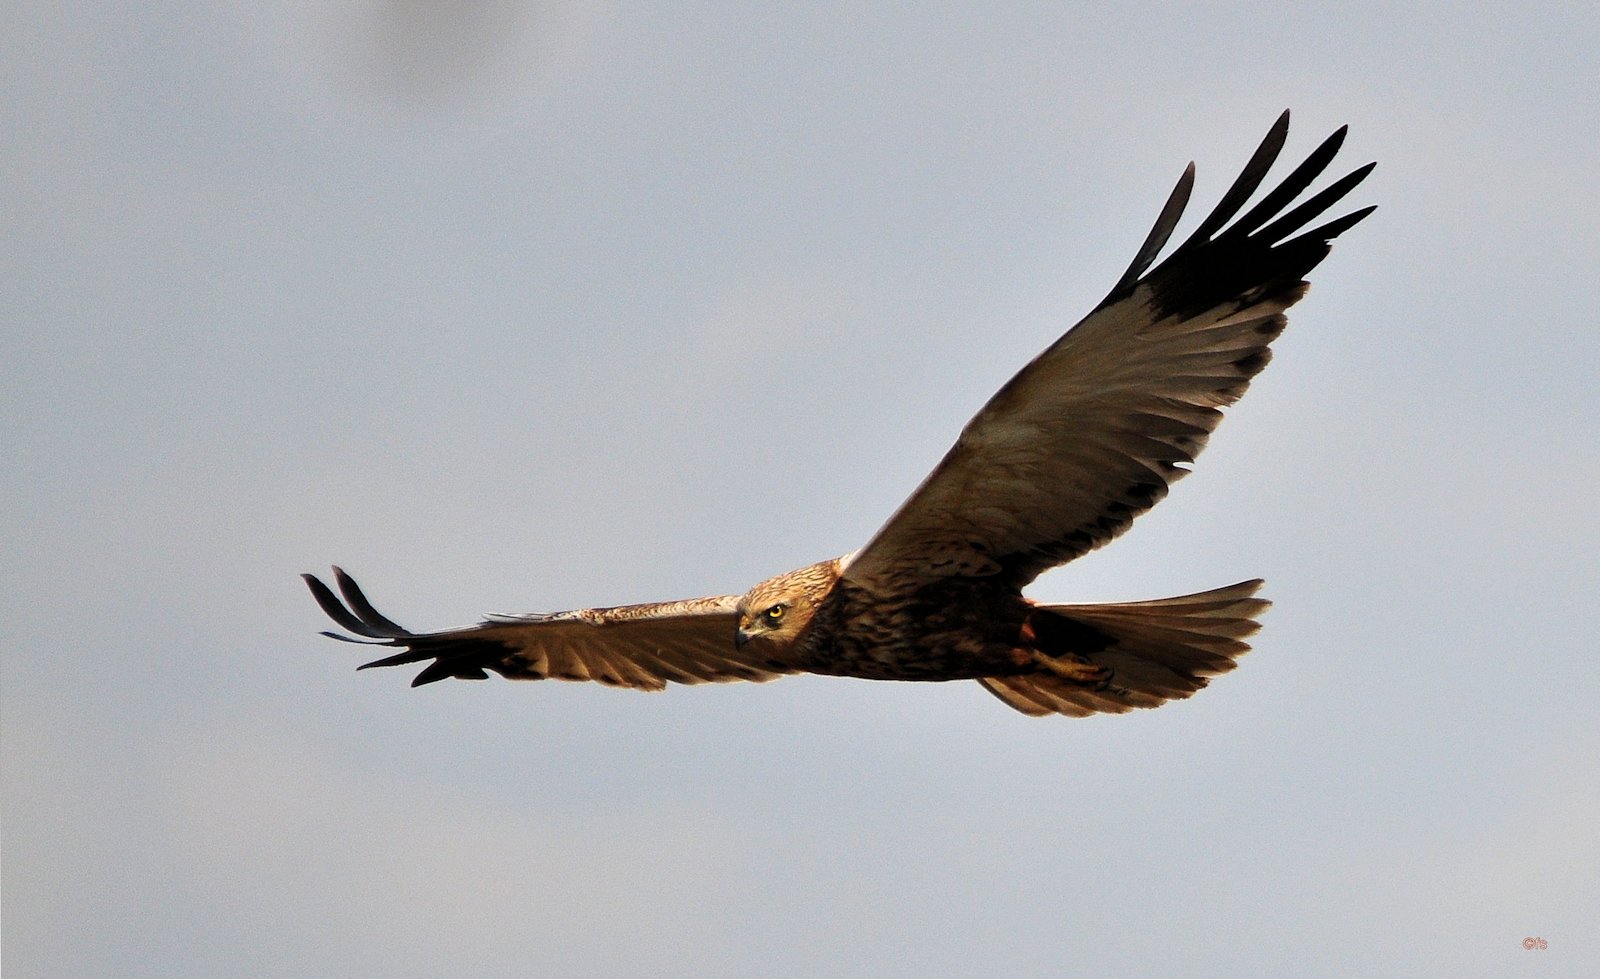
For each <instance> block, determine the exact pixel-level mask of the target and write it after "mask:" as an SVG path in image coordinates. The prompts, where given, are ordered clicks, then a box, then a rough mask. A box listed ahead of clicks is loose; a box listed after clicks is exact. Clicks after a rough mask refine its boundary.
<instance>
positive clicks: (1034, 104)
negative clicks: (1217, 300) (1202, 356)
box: [0, 0, 1600, 979]
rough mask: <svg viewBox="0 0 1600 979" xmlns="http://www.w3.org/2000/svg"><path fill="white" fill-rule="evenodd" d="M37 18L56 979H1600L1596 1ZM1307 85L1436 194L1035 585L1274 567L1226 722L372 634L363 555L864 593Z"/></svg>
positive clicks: (30, 359)
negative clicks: (1068, 337) (674, 682)
mask: <svg viewBox="0 0 1600 979" xmlns="http://www.w3.org/2000/svg"><path fill="white" fill-rule="evenodd" d="M669 10H670V12H668V11H669ZM6 20H7V22H8V27H7V30H6V31H4V32H0V80H3V82H4V86H5V90H6V92H7V97H6V98H5V99H4V100H3V102H0V133H3V134H4V135H3V136H0V146H3V151H4V166H3V169H0V181H3V182H0V197H3V209H4V213H5V215H6V224H7V227H8V231H7V234H6V235H5V236H4V238H3V240H0V270H3V274H0V313H3V315H0V399H3V407H4V418H5V419H6V421H5V424H4V425H3V426H0V474H3V479H0V554H3V555H4V557H3V559H0V664H3V673H0V708H3V711H0V714H3V717H0V722H3V751H4V765H3V773H4V781H3V807H4V808H3V815H4V821H3V827H4V830H3V831H4V839H3V844H4V852H3V860H4V901H3V909H4V921H3V933H4V965H5V967H6V975H7V977H8V979H24V977H29V976H111V975H116V976H158V975H159V976H180V977H191V976H192V977H210V976H218V975H240V974H247V975H258V976H296V977H299V976H310V975H348V976H412V975H414V976H438V975H447V974H448V975H473V976H508V977H509V976H529V975H534V976H599V977H604V976H622V975H633V976H674V975H694V976H706V975H717V976H819V975H834V976H925V975H951V976H961V975H978V974H990V975H1006V976H1062V975H1072V974H1143V975H1178V974H1182V975H1194V976H1240V975H1262V976H1266V975H1286V974H1296V975H1312V976H1315V975H1327V976H1344V975H1354V974H1365V975H1408V976H1421V975H1450V976H1491V975H1492V976H1514V975H1533V976H1547V975H1548V976H1554V975H1579V974H1600V932H1597V931H1596V929H1595V927H1594V922H1595V921H1597V920H1600V870H1597V868H1600V831H1597V829H1596V827H1597V826H1600V765H1597V764H1596V763H1595V761H1596V758H1600V725H1597V722H1596V720H1595V711H1594V704H1595V702H1596V700H1597V699H1600V672H1597V670H1596V669H1595V666H1596V663H1597V662H1600V660H1597V656H1600V646H1597V641H1596V639H1595V635H1596V631H1597V626H1600V623H1597V622H1596V618H1597V605H1600V602H1597V597H1600V559H1597V557H1596V555H1597V554H1600V518H1597V516H1596V508H1595V505H1594V499H1595V492H1596V491H1595V486H1596V485H1597V483H1600V440H1597V439H1596V437H1595V431H1596V428H1597V426H1600V408H1597V400H1596V397H1595V393H1594V389H1595V384H1596V381H1597V379H1600V328H1597V325H1596V322H1595V319H1596V314H1595V310H1596V308H1597V307H1600V284H1597V282H1600V280H1597V278H1596V276H1595V272H1594V270H1595V268H1596V267H1597V265H1600V236H1597V235H1596V234H1595V231H1594V229H1595V227H1596V224H1597V220H1600V197H1597V195H1596V194H1595V191H1594V176H1595V174H1596V173H1597V172H1600V113H1597V110H1596V108H1595V98H1596V94H1597V93H1600V70H1597V68H1596V61H1595V57H1594V52H1595V50H1596V46H1597V44H1600V13H1597V12H1596V11H1595V10H1594V9H1593V8H1592V5H1587V4H1565V5H1555V4H1549V5H1543V6H1542V7H1533V8H1529V7H1528V6H1527V5H1523V4H1517V5H1512V4H1492V5H1491V4H1479V5H1475V6H1473V7H1471V8H1469V7H1467V6H1465V5H1457V4H1416V5H1409V9H1407V10H1406V11H1405V12H1396V9H1395V5H1391V4H1370V5H1368V4H1351V3H1338V4H1327V5H1308V4H1274V5H1265V4H1263V5H1255V4H1191V5H1184V6H1183V7H1182V12H1178V13H1163V12H1159V11H1156V10H1144V11H1141V12H1139V13H1136V14H1134V13H1128V12H1123V11H1118V10H1116V9H1114V8H1112V7H1108V6H1106V5H1083V6H1079V5H1075V4H1038V5H1034V4H998V5H994V4H991V5H977V4H972V5H963V4H932V3H930V4H918V5H905V4H883V5H861V4H832V5H814V6H813V7H811V8H810V10H809V12H801V11H797V10H780V9H778V8H777V7H774V6H772V5H755V4H752V5H724V4H694V5H637V6H630V5H621V4H609V3H603V2H602V3H589V2H585V3H577V2H572V3H562V2H552V3H542V4H523V3H515V2H511V0H486V2H480V3H476V4H464V5H463V4H442V3H441V4H430V3H424V2H413V3H383V2H379V0H359V2H353V3H326V2H307V3H300V4H283V5H275V4H257V5H241V4H231V5H217V6H202V5H190V4H183V3H176V2H174V3H160V4H144V5H116V4H74V3H66V4H63V3H48V4H44V3H28V2H24V3H19V4H12V5H10V8H9V10H8V17H7V18H6ZM1285 106H1289V107H1292V108H1293V109H1294V112H1295V119H1294V126H1293V129H1292V131H1291V141H1290V148H1289V154H1290V155H1299V154H1303V153H1305V152H1307V151H1309V150H1310V149H1311V147H1313V146H1314V145H1316V143H1317V142H1318V141H1319V140H1320V139H1321V137H1322V136H1324V135H1326V133H1328V132H1329V131H1331V130H1332V129H1334V128H1335V127H1336V126H1338V125H1340V124H1341V123H1346V122H1348V123H1350V124H1351V127H1352V133H1351V137H1350V140H1349V143H1348V144H1347V149H1346V151H1345V154H1344V156H1343V157H1342V160H1343V162H1344V165H1345V168H1346V169H1348V168H1350V167H1354V166H1356V165H1358V164H1360V163H1363V162H1366V161H1367V160H1369V159H1376V160H1378V161H1379V168H1378V170H1377V172H1376V173H1375V175H1374V176H1373V177H1372V179H1371V180H1370V181H1369V182H1368V183H1367V184H1366V185H1365V186H1364V187H1363V188H1362V189H1361V190H1360V191H1359V192H1358V193H1357V194H1356V195H1355V197H1354V198H1353V199H1352V201H1353V203H1354V204H1362V203H1376V204H1378V205H1380V209H1379V211H1378V212H1377V214H1376V215H1375V216H1374V217H1373V218H1371V219H1369V220H1368V221H1367V222H1366V223H1365V224H1363V225H1361V226H1360V227H1358V228H1356V229H1355V230H1354V231H1352V232H1350V233H1349V234H1348V235H1347V236H1346V237H1345V238H1344V239H1343V240H1341V242H1340V244H1339V247H1338V248H1337V249H1336V250H1335V252H1334V254H1333V256H1332V257H1331V258H1330V259H1329V260H1328V262H1327V263H1326V264H1325V265H1324V266H1323V267H1322V268H1320V269H1318V270H1317V272H1316V273H1315V274H1314V279H1315V288H1314V289H1313V291H1312V293H1311V295H1310V297H1309V298H1308V299H1307V300H1306V301H1305V302H1304V303H1303V304H1301V306H1300V307H1298V308H1297V309H1296V311H1295V315H1294V316H1293V318H1292V323H1291V326H1290V330H1289V332H1288V333H1287V334H1286V335H1285V337H1284V338H1283V340H1282V341H1281V342H1280V343H1279V344H1278V348H1277V349H1278V357H1277V359H1276V360H1275V362H1274V363H1273V365H1272V366H1271V368H1269V369H1268V370H1267V372H1266V373H1265V374H1264V375H1262V377H1261V378H1260V380H1259V381H1258V382H1257V384H1256V385H1255V386H1254V388H1253V389H1252V390H1251V392H1250V393H1249V395H1248V396H1247V397H1246V398H1245V399H1244V401H1243V402H1242V403H1241V404H1240V405H1239V406H1238V407H1237V408H1236V409H1235V410H1234V411H1233V412H1232V413H1231V414H1230V417H1229V420H1228V421H1227V422H1226V423H1225V424H1224V425H1223V427H1222V429H1221V430H1220V432H1219V433H1218V436H1217V437H1216V438H1215V439H1214V440H1213V442H1212V447H1211V449H1210V450H1209V451H1208V452H1207V453H1206V454H1205V456H1203V457H1202V458H1201V460H1200V462H1199V464H1198V466H1197V471H1196V474H1195V475H1194V476H1193V477H1191V478H1190V479H1188V480H1186V481H1185V482H1184V483H1183V484H1182V485H1181V486H1179V487H1178V488H1177V489H1176V490H1175V491H1174V492H1173V494H1172V497H1171V498H1170V499H1169V500H1168V501H1167V502H1165V503H1164V504H1162V505H1161V506H1160V507H1159V508H1157V509H1156V510H1155V511H1154V512H1153V513H1152V514H1150V515H1149V516H1147V517H1145V518H1143V519H1142V520H1141V521H1140V522H1139V524H1138V525H1137V526H1136V527H1135V529H1134V530H1133V531H1132V532H1131V533H1130V534H1129V535H1128V536H1127V537H1125V538H1123V539H1122V540H1121V541H1119V542H1118V543H1117V544H1116V545H1115V546H1113V547H1111V548H1109V549H1107V550H1105V551H1102V552H1099V553H1097V554H1095V555H1093V556H1091V557H1090V558H1088V559H1085V560H1083V561H1082V562H1080V563H1078V564H1075V565H1072V566H1070V567H1069V568H1067V569H1064V570H1060V571H1057V572H1054V573H1052V574H1050V575H1048V576H1047V577H1045V578H1044V579H1042V580H1041V581H1040V582H1038V583H1037V585H1036V586H1035V587H1034V589H1033V594H1034V595H1035V596H1036V597H1040V598H1044V599H1051V600H1066V601H1075V600H1099V599H1107V600H1119V599H1122V600H1125V599H1134V598H1153V597H1159V596H1163V595H1169V594H1178V593H1183V592H1188V591H1195V590H1199V589H1202V588H1207V587H1214V586H1217V585H1222V584H1227V583H1229V582H1233V581H1236V580H1239V579H1242V578H1247V577H1253V576H1257V575H1260V576H1263V577H1265V578H1267V580H1268V589H1267V594H1268V596H1269V597H1271V598H1272V599H1274V600H1275V602H1276V605H1275V607H1274V609H1273V610H1272V612H1271V614H1270V615H1269V616H1268V618H1267V620H1266V628H1265V630H1264V631H1263V632H1262V633H1261V635H1260V637H1259V640H1258V642H1257V648H1256V651H1255V652H1253V653H1252V654H1251V655H1249V656H1248V657H1246V659H1245V660H1244V662H1243V664H1242V666H1241V668H1240V669H1239V670H1238V671H1237V672H1235V673H1234V674H1232V675H1230V676H1228V677H1226V678H1224V679H1223V680H1220V681H1218V682H1217V683H1216V684H1214V685H1213V686H1212V687H1211V688H1210V689H1208V690H1206V691H1204V692H1203V693H1202V694H1200V695H1199V696H1197V697H1195V698H1194V699H1193V700H1190V701H1187V702H1183V703H1178V704H1174V705H1171V706H1168V707H1166V708H1163V709H1161V710H1158V711H1153V712H1142V713H1140V714H1138V715H1137V716H1132V715H1130V716H1123V717H1098V718H1093V719H1088V720H1081V721H1073V720H1067V719H1060V718H1055V719H1045V720H1031V719H1028V718H1025V717H1023V716H1021V715H1019V714H1015V713H1013V712H1011V711H1009V710H1007V709H1006V708H1005V707H1004V706H1003V705H1001V704H1000V703H999V702H998V701H996V700H994V699H993V698H991V697H989V696H987V695H986V694H984V693H983V692H982V691H981V690H980V689H978V688H977V687H976V686H975V685H973V684H966V683H963V684H950V685H943V686H940V685H898V684H873V683H868V682H864V681H850V680H837V679H824V678H811V677H806V678H793V679H786V680H783V681H782V682H779V683H775V684H771V685H766V686H747V687H740V686H727V687H716V688H696V689H687V688H676V689H673V690H671V691H669V692H668V693H666V694H660V695H650V696H647V695H643V694H636V693H631V692H626V691H614V690H608V689H601V688H591V687H590V686H588V685H575V684H557V683H543V684H511V683H505V682H501V681H498V680H495V681H491V682H487V683H481V684H468V683H441V684H436V685H434V686H431V687H428V688H426V689H422V690H411V689H408V687H407V682H408V681H409V678H410V674H409V673H404V672H387V673H363V674H360V675H357V674H356V673H355V672H354V670H353V667H354V665H355V664H356V663H357V662H359V660H360V651H356V650H352V649H350V648H347V647H344V646H338V645H336V644H334V643H331V642H328V641H327V640H324V639H321V638H319V637H318V636H317V635H316V632H317V630H319V629H322V628H324V627H325V626H326V625H327V623H326V622H325V621H324V619H323V617H322V615H321V613H320V612H318V611H317V609H316V608H315V606H314V605H313V604H312V602H311V600H310V599H309V597H308V596H307V595H306V594H305V591H304V589H303V587H302V586H301V583H300V581H299V580H298V578H297V577H296V574H297V573H298V572H301V571H308V570H322V569H323V568H325V567H326V566H327V565H328V564H329V563H332V562H338V563H340V564H342V565H344V566H345V567H347V568H349V569H350V570H351V571H352V572H354V573H355V574H356V575H357V576H358V577H360V578H361V579H362V581H363V583H364V584H366V585H367V587H368V590H369V593H370V594H371V595H372V596H373V598H374V600H375V601H376V602H377V604H378V605H379V607H381V608H383V609H384V610H385V611H386V612H388V613H389V614H390V615H392V616H394V617H395V618H397V619H399V620H400V621H401V622H403V623H405V624H407V625H410V626H412V627H415V628H437V627H444V626H452V625H461V624H465V623H468V622H471V621H473V620H474V619H476V618H477V617H478V616H479V615H480V614H481V613H484V612H490V611H528V610H547V609H557V608H566V607H575V606H584V605H592V604H615V603H619V602H628V601H643V600H651V599H658V598H677V597H687V596H692V595H698V594H705V593H718V592H728V591H742V590H743V589H744V588H745V587H747V586H748V585H749V584H751V583H753V582H754V581H756V580H758V579H760V578H763V577H765V576H767V575H768V574H771V573H774V572H777V571H781V570H785V569H787V568H791V567H795V566H798V565H801V564H804V563H808V562H810V561H814V560H817V559H820V558H823V557H828V556H831V555H833V554H837V553H842V552H844V551H847V550H850V549H851V548H853V547H855V546H857V545H859V544H860V543H861V542H862V541H863V540H864V539H865V538H866V536H867V535H869V534H870V533H871V532H872V531H873V529H875V528H876V526H877V525H878V524H879V523H880V522H881V521H882V520H883V519H884V518H885V517H886V516H887V515H888V513H889V512H890V511H891V510H892V509H893V508H894V506H895V505H896V504H897V503H898V502H899V501H900V499H902V498H903V497H904V495H905V494H906V493H907V492H909V490H910V489H911V488H912V487H913V486H914V485H915V484H916V482H917V480H918V479H920V478H921V476H922V475H923V474H924V473H925V472H926V470H927V469H928V468H929V467H930V466H931V465H932V464H933V463H934V462H935V461H936V460H937V459H938V457H939V455H940V454H941V453H942V451H943V450H944V448H945V447H946V446H947V445H948V444H949V442H950V441H951V440H952V439H953V438H954V436H955V434H956V432H957V431H958V429H959V428H960V426H961V424H962V423H963V422H964V421H965V420H966V419H967V417H968V416H970V414H971V413H972V412H973V411H974V410H975V409H976V408H977V407H978V406H979V405H980V404H981V403H982V402H983V400H984V399H985V398H986V397H987V396H988V395H989V394H990V393H991V392H992V391H993V390H994V389H995V388H996V387H997V386H998V385H999V384H1000V383H1002V382H1003V381H1004V380H1005V379H1006V377H1008V376H1009V375H1010V374H1011V373H1012V372H1013V371H1014V370H1016V369H1017V368H1018V367H1019V366H1021V364H1023V363H1024V362H1025V361H1026V360H1027V359H1028V358H1029V357H1031V356H1032V355H1033V354H1034V353H1036V352H1037V351H1038V350H1039V349H1041V348H1043V347H1044V345H1045V344H1046V343H1048V342H1049V341H1050V340H1051V339H1053V338H1054V337H1055V336H1056V335H1057V334H1059V333H1060V332H1061V331H1062V330H1064V329H1065V328H1066V327H1067V326H1068V325H1070V323H1071V322H1073V321H1074V320H1076V319H1077V317H1078V316H1080V315H1081V314H1082V313H1084V312H1085V311H1087V310H1088V309H1089V308H1090V306H1092V304H1093V303H1094V302H1095V301H1096V300H1097V299H1098V298H1099V297H1100V296H1101V295H1103V294H1104V292H1105V291H1106V290H1107V289H1108V288H1109V287H1110V285H1111V283H1112V282H1113V281H1115V278H1116V276H1117V275H1118V274H1119V273H1120V272H1121V270H1122V268H1123V267H1124V266H1125V265H1126V263H1127V261H1128V259H1129V258H1130V257H1131V256H1132V254H1133V252H1134V250H1135V249H1136V248H1137V246H1138V244H1139V242H1140V241H1141V240H1142V237H1143V235H1144V233H1145V231H1146V230H1147V229H1148V227H1149V225H1150V223H1151V222H1152V221H1153V220H1154V218H1155V215H1156V213H1157V211H1158V210H1159V208H1160V205H1161V203H1162V201H1163V200H1164V199H1165V195H1166V194H1167V191H1168V190H1169V189H1170V187H1171V185H1172V183H1173V181H1174V180H1176V178H1177V176H1178V174H1179V173H1180V172H1181V170H1182V167H1183V165H1184V163H1186V162H1187V161H1188V160H1190V159H1194V160H1195V161H1196V162H1197V164H1198V167H1199V185H1198V188H1197V195H1196V206H1197V207H1200V206H1207V207H1208V206H1209V205H1210V204H1211V203H1213V202H1214V201H1215V199H1216V197H1217V196H1218V195H1219V194H1220V193H1221V191H1222V190H1223V188H1225V187H1226V185H1227V182H1228V181H1229V180H1231V179H1232V177H1233V175H1234V174H1235V173H1236V172H1237V169H1238V167H1239V166H1240V165H1241V164H1242V163H1243V161H1244V159H1245V158H1246V157H1247V156H1248V155H1249V153H1250V151H1251V150H1252V149H1253V148H1254V146H1255V144H1256V142H1257V141H1258V140H1259V139H1260V137H1261V135H1262V134H1263V133H1264V132H1265V131H1266V129H1267V126H1268V125H1269V124H1270V123H1271V121H1272V119H1273V118H1274V116H1276V115H1277V113H1278V112H1279V111H1280V110H1281V109H1283V108H1284V107H1285ZM1191 219H1192V218H1191ZM1180 233H1182V232H1181V231H1180ZM1535 936H1537V937H1543V938H1545V939H1546V940H1547V943H1548V949H1546V950H1543V951H1528V950H1525V949H1524V948H1523V946H1522V941H1523V939H1524V938H1525V937H1535Z"/></svg>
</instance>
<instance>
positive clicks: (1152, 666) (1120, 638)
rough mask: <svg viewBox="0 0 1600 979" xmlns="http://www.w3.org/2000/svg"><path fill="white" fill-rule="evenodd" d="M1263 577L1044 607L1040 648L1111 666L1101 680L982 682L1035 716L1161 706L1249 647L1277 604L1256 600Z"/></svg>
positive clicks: (1034, 677) (1039, 617)
mask: <svg viewBox="0 0 1600 979" xmlns="http://www.w3.org/2000/svg"><path fill="white" fill-rule="evenodd" d="M1261 584H1262V583H1261V580H1260V579H1256V580H1254V581H1241V582H1239V583H1238V584H1237V585H1229V586H1228V587H1226V588H1217V589H1213V590H1212V591H1203V592H1199V593H1198V594H1194V595H1181V596H1179V597H1177V598H1162V599H1157V600H1155V601H1152V602H1125V603H1120V604H1114V605H1040V606H1038V607H1037V608H1036V609H1035V610H1034V613H1033V624H1034V631H1035V633H1036V634H1037V635H1038V637H1039V642H1040V645H1041V647H1042V651H1043V652H1045V653H1048V654H1050V655H1053V656H1055V655H1066V656H1072V657H1075V658H1079V659H1084V660H1087V661H1089V662H1090V663H1091V664H1093V665H1095V666H1101V667H1105V668H1107V669H1109V670H1110V671H1111V675H1110V676H1109V677H1108V678H1107V679H1106V680H1105V681H1103V682H1100V683H1093V684H1086V683H1080V682H1075V681H1073V680H1070V679H1068V678H1066V677H1063V676H1058V675H1056V674H1054V673H1047V672H1039V673H1029V674H1024V675H1022V676H1005V677H986V678H984V679H981V680H979V681H978V682H979V683H981V684H983V686H984V689H986V690H988V691H989V692H990V693H992V694H994V695H995V696H996V697H999V698H1000V699H1001V700H1003V701H1005V702H1006V703H1007V704H1009V705H1010V706H1012V707H1014V708H1016V709H1017V710H1019V711H1021V712H1022V713H1024V714H1028V715H1030V716H1032V717H1042V716H1044V715H1046V714H1066V715H1067V716H1069V717H1087V716H1089V715H1090V714H1096V713H1112V714H1125V713H1127V712H1128V711H1130V710H1132V709H1133V708H1135V707H1159V706H1161V705H1162V704H1164V703H1166V702H1167V701H1169V700H1181V699H1183V698H1185V697H1188V696H1190V695H1191V694H1193V693H1194V692H1195V691H1196V690H1199V689H1200V688H1201V687H1204V686H1205V685H1206V683H1207V681H1208V678H1210V677H1213V676H1217V675H1218V674H1221V673H1226V672H1228V671H1229V670H1231V669H1233V668H1234V666H1235V665H1237V664H1236V663H1235V662H1234V661H1235V660H1236V659H1237V658H1238V657H1239V656H1241V655H1242V654H1244V653H1245V652H1246V651H1248V650H1249V649H1250V644H1249V643H1247V642H1245V641H1244V640H1245V637H1247V636H1251V635H1254V634H1255V632H1256V630H1258V629H1260V628H1261V625H1260V623H1258V622H1256V617H1257V616H1258V615H1260V614H1261V613H1262V612H1264V611H1265V610H1266V609H1267V606H1268V605H1270V604H1271V603H1270V602H1268V601H1266V600H1265V599H1261V598H1256V597H1254V596H1255V593H1256V591H1257V590H1259V589H1260V588H1261Z"/></svg>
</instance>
